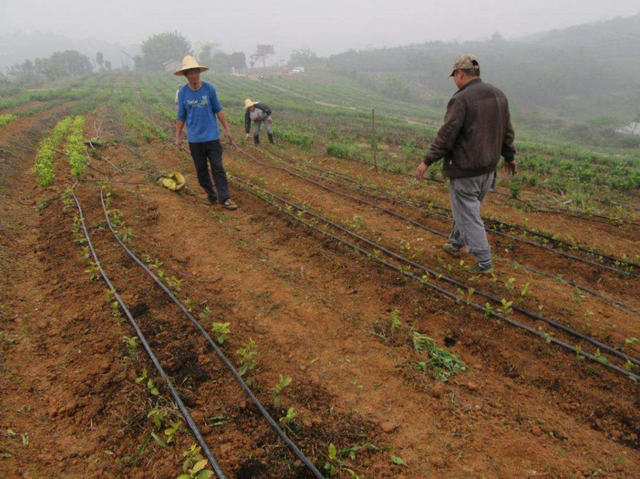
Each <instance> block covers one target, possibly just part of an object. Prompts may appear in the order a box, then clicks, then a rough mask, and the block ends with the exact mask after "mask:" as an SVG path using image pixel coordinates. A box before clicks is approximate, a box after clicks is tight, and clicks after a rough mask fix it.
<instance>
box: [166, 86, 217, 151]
mask: <svg viewBox="0 0 640 479" xmlns="http://www.w3.org/2000/svg"><path fill="white" fill-rule="evenodd" d="M219 111H222V106H221V105H220V101H219V100H218V94H217V93H216V89H215V88H214V87H213V85H212V84H211V83H207V82H202V86H201V87H200V88H198V89H197V90H192V89H191V87H190V86H189V84H188V83H187V84H186V85H185V86H183V87H182V88H180V90H178V116H177V117H176V119H178V120H180V121H184V122H185V124H186V125H187V139H188V141H189V143H204V142H207V141H214V140H218V139H219V138H220V129H219V128H218V121H217V119H216V113H218V112H219Z"/></svg>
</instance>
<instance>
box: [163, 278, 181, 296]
mask: <svg viewBox="0 0 640 479" xmlns="http://www.w3.org/2000/svg"><path fill="white" fill-rule="evenodd" d="M165 283H167V286H169V288H171V289H172V290H174V291H176V292H178V293H179V292H180V291H181V290H182V280H181V279H178V278H176V277H175V276H171V277H169V278H166V279H165Z"/></svg>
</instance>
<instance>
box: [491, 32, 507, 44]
mask: <svg viewBox="0 0 640 479" xmlns="http://www.w3.org/2000/svg"><path fill="white" fill-rule="evenodd" d="M502 40H504V38H503V37H502V33H500V32H495V33H494V34H493V35H491V41H492V42H501V41H502Z"/></svg>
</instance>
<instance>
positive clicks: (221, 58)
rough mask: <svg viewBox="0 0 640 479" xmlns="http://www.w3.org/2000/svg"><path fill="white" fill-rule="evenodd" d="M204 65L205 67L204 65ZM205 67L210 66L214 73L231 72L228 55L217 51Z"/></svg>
mask: <svg viewBox="0 0 640 479" xmlns="http://www.w3.org/2000/svg"><path fill="white" fill-rule="evenodd" d="M203 63H204V62H203ZM204 64H205V65H207V64H206V63H204ZM207 66H210V67H211V68H212V69H213V71H215V72H229V71H231V61H230V60H229V55H227V54H226V53H224V52H221V51H217V52H215V53H214V54H213V58H212V59H211V61H210V62H209V64H208V65H207Z"/></svg>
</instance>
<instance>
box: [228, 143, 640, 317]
mask: <svg viewBox="0 0 640 479" xmlns="http://www.w3.org/2000/svg"><path fill="white" fill-rule="evenodd" d="M236 147H237V145H236ZM238 149H239V150H240V151H242V150H241V149H240V148H238ZM243 153H244V152H243ZM245 154H246V153H245ZM248 156H249V157H251V155H248ZM251 158H252V159H253V160H254V161H257V162H259V163H261V164H263V165H265V166H269V167H272V168H282V167H277V166H272V165H267V164H266V163H263V162H261V161H260V160H257V159H255V158H253V157H251ZM285 171H287V172H288V173H290V174H292V175H294V176H298V177H300V178H302V179H304V180H305V181H309V182H311V183H313V184H315V185H317V186H319V187H320V188H323V189H325V190H327V191H330V192H333V193H336V194H338V195H341V196H344V197H347V198H351V199H353V200H355V201H357V202H359V203H362V204H366V205H369V206H372V207H374V208H377V209H380V210H382V211H384V212H386V213H388V214H391V215H392V216H395V217H397V218H401V219H403V220H406V221H408V222H410V223H411V224H413V225H415V226H417V227H419V228H422V229H424V230H427V231H429V232H431V233H433V234H435V235H438V236H442V237H445V238H448V235H447V234H445V233H442V232H440V231H437V230H434V229H432V228H429V227H427V226H425V225H423V224H421V223H418V222H416V221H414V220H412V219H411V218H407V217H405V216H403V215H401V214H398V213H396V212H395V211H392V210H388V209H386V208H384V207H382V206H380V205H377V204H374V203H370V202H368V201H365V200H363V199H361V198H358V197H355V196H351V195H348V194H346V193H342V192H340V191H336V190H333V189H331V188H328V187H326V186H325V185H322V184H320V183H317V182H315V181H314V180H311V179H309V178H306V177H303V176H301V175H298V174H297V173H294V172H290V171H288V170H286V169H285ZM320 178H323V177H320ZM323 179H327V180H329V181H334V180H331V179H330V178H323ZM336 183H338V184H342V185H343V186H346V187H348V186H347V185H344V184H343V183H340V182H336ZM525 269H528V270H529V271H531V272H533V273H536V274H539V275H541V276H546V277H548V278H554V279H557V277H556V276H554V275H552V274H550V273H546V272H544V271H539V270H537V269H534V268H527V267H525ZM567 283H569V284H571V285H572V286H575V287H577V288H578V289H581V290H583V291H585V292H587V293H589V294H591V295H592V296H594V297H597V298H600V299H602V300H604V301H607V302H610V303H612V304H614V305H616V306H620V307H622V308H624V309H627V310H630V311H634V312H636V311H637V310H636V309H635V308H633V307H631V306H628V305H626V304H625V303H622V302H620V301H616V300H615V299H612V298H608V297H607V296H604V295H602V294H600V293H598V292H596V291H593V290H592V289H589V288H587V287H585V286H581V285H579V284H577V283H575V282H573V281H568V280H567Z"/></svg>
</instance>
